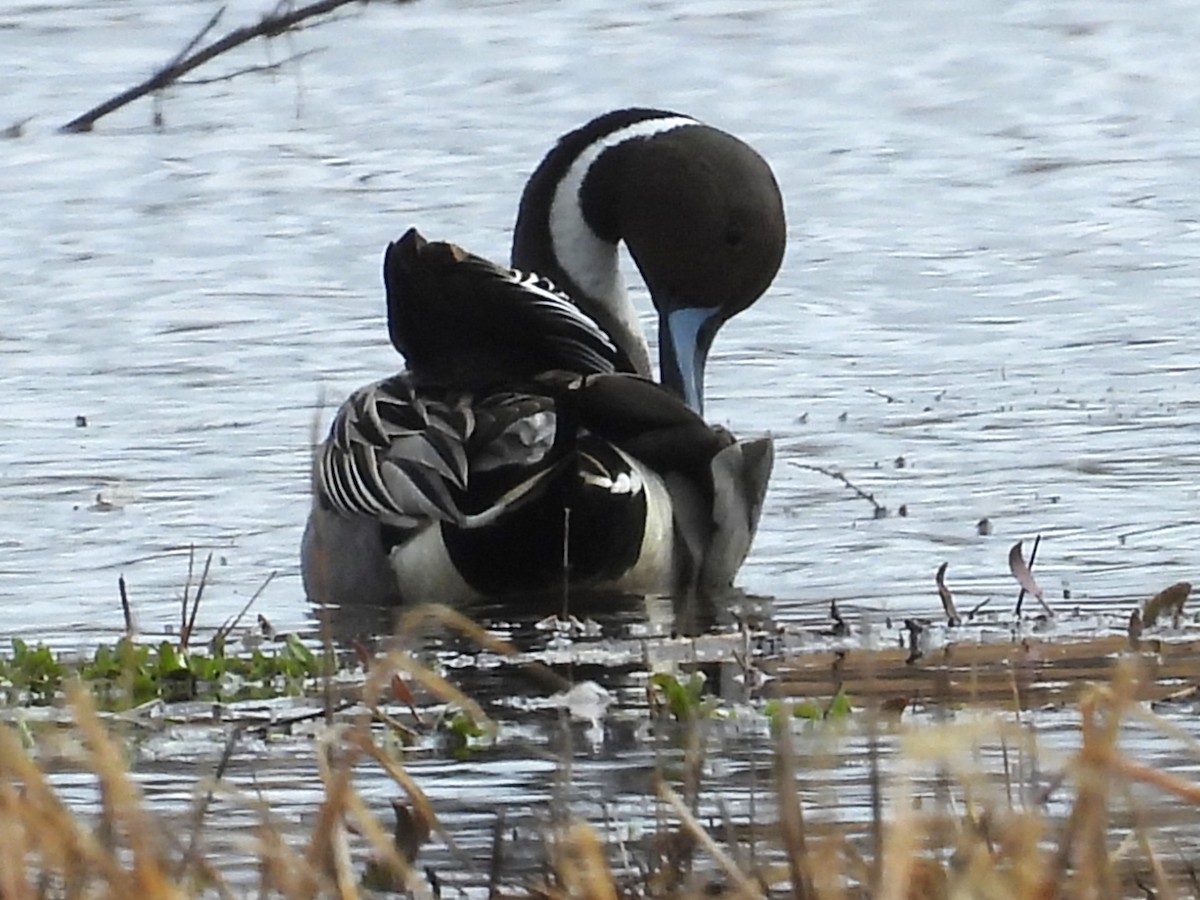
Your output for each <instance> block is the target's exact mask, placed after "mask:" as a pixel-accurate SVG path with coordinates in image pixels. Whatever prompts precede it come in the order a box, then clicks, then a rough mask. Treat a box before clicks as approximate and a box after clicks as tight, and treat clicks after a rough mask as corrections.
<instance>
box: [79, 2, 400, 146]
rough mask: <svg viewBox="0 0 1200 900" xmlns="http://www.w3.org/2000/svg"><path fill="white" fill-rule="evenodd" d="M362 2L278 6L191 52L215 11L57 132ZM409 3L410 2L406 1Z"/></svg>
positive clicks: (82, 126) (82, 127) (89, 123)
mask: <svg viewBox="0 0 1200 900" xmlns="http://www.w3.org/2000/svg"><path fill="white" fill-rule="evenodd" d="M359 2H361V3H365V2H367V0H316V2H313V3H309V4H308V5H306V6H300V7H297V8H295V9H292V10H290V11H288V12H285V11H284V10H285V8H286V7H285V5H284V4H283V3H280V4H278V5H276V7H275V9H274V10H273V11H272V12H271V13H269V14H268V15H266V16H264V17H263V18H262V19H260V20H259V21H258V23H257V24H255V25H246V26H243V27H242V28H237V29H235V30H233V31H231V32H229V33H228V34H227V35H225V36H224V37H223V38H221V39H220V40H217V41H215V42H213V43H211V44H209V45H208V46H207V47H204V48H202V49H200V50H197V51H196V52H194V53H193V52H191V51H192V50H193V49H194V48H195V47H196V45H197V44H199V43H200V41H201V40H203V39H204V36H205V35H207V34H208V32H209V31H211V30H212V29H213V27H214V26H215V25H216V23H217V20H218V19H219V18H220V15H221V12H222V11H223V10H218V12H217V13H216V14H215V15H214V16H213V17H212V18H211V19H209V21H208V23H207V24H206V25H205V26H204V27H203V28H202V29H201V30H200V31H199V32H198V33H197V34H196V35H195V36H194V37H193V38H192V39H191V40H190V41H188V43H187V44H186V45H185V46H184V48H183V50H182V51H181V52H180V53H178V54H176V56H175V58H174V59H173V60H172V61H171V62H170V63H168V64H167V65H166V66H164V67H163V68H161V69H159V70H158V71H157V72H155V73H154V74H153V75H151V76H150V77H149V78H147V79H146V80H145V81H143V82H142V83H141V84H137V85H135V86H133V87H131V88H130V89H129V90H127V91H123V92H122V93H120V94H118V95H117V96H115V97H112V98H110V99H108V100H105V101H104V102H103V103H101V104H100V105H98V106H95V107H93V108H92V109H89V110H88V111H87V112H85V113H84V114H83V115H80V116H76V117H75V118H74V119H72V120H71V121H70V122H68V123H67V124H66V125H64V126H62V128H61V129H60V130H61V131H65V132H70V133H79V132H84V131H91V130H92V127H93V126H94V125H95V124H96V122H97V121H99V120H100V119H102V118H104V116H107V115H108V114H109V113H111V112H115V111H116V110H118V109H121V108H122V107H124V106H127V105H129V104H130V103H132V102H133V101H134V100H138V99H140V98H142V97H145V96H146V95H147V94H151V93H153V92H154V91H158V90H162V89H163V88H165V87H167V86H168V85H170V84H173V83H175V82H176V81H178V80H179V78H180V77H182V76H183V75H186V74H187V73H188V72H190V71H192V70H193V69H196V68H199V67H200V66H202V65H204V64H205V63H206V62H208V61H209V60H210V59H212V58H214V57H216V56H220V55H221V54H222V53H225V52H226V51H229V50H232V49H233V48H235V47H240V46H241V45H242V44H245V43H247V42H248V41H252V40H254V39H255V38H259V37H276V36H278V35H280V34H283V33H284V32H286V31H288V30H289V29H291V28H294V27H295V26H296V25H298V24H300V23H301V22H303V21H305V20H306V19H311V18H314V17H316V16H323V15H327V14H329V13H331V12H333V11H334V10H336V9H339V8H340V7H343V6H348V5H349V4H351V3H359ZM407 2H411V0H407Z"/></svg>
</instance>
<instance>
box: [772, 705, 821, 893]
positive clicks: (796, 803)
mask: <svg viewBox="0 0 1200 900" xmlns="http://www.w3.org/2000/svg"><path fill="white" fill-rule="evenodd" d="M780 718H781V720H782V721H781V723H780V725H779V728H778V736H777V737H776V739H775V794H776V796H777V798H778V801H779V829H780V832H781V837H782V838H783V848H784V851H785V852H786V853H787V858H788V866H789V868H790V870H791V875H792V896H793V897H795V898H796V900H815V898H816V896H817V894H816V891H815V889H814V888H813V880H812V869H811V867H810V865H811V860H810V858H809V855H808V843H807V839H806V836H805V832H804V809H803V807H802V806H801V805H800V792H799V791H798V790H797V789H796V752H795V748H794V747H793V746H792V729H791V722H792V710H791V704H790V703H789V704H785V706H784V709H783V714H782V716H781V717H780Z"/></svg>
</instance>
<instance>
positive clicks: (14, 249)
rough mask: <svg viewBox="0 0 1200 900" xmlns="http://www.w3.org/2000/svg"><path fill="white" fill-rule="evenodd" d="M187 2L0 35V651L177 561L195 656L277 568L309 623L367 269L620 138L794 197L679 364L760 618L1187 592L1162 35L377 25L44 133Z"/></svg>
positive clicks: (1183, 141) (767, 7)
mask: <svg viewBox="0 0 1200 900" xmlns="http://www.w3.org/2000/svg"><path fill="white" fill-rule="evenodd" d="M266 6H267V4H262V3H256V2H250V0H238V2H232V3H230V4H229V8H228V11H227V12H226V15H225V18H224V19H223V20H222V23H221V24H220V26H219V27H218V29H217V30H218V32H220V31H224V30H226V29H230V28H233V27H235V26H236V25H240V24H243V23H245V22H248V21H252V20H253V19H255V18H256V17H257V16H258V15H260V14H261V13H262V12H263V11H264V10H265V8H266ZM214 8H215V6H214V4H212V3H209V2H177V3H152V2H148V0H120V2H116V0H108V2H104V0H91V2H82V0H77V2H57V3H51V2H40V0H31V2H28V3H25V4H22V5H12V4H10V5H8V6H6V7H5V8H4V9H3V10H0V83H3V85H4V91H3V102H2V103H0V127H4V126H7V125H9V124H12V123H16V122H18V121H22V120H25V119H26V118H29V121H28V122H27V123H25V125H24V128H23V133H22V134H21V135H20V136H19V137H15V138H11V139H6V140H0V196H2V198H3V206H4V213H3V215H2V216H0V285H2V288H0V309H2V310H3V315H2V316H0V353H2V356H0V390H3V392H4V395H5V402H4V404H3V409H4V413H3V416H4V434H5V436H4V439H3V440H2V441H0V513H2V515H0V610H2V611H3V616H2V618H0V638H2V639H7V638H8V637H9V636H11V635H24V636H26V637H31V638H37V639H43V640H49V641H52V642H54V643H56V644H58V645H67V646H70V645H79V644H87V643H89V642H90V641H92V640H95V639H98V638H99V637H104V638H111V637H112V636H113V635H114V634H116V633H117V632H118V631H119V629H120V628H121V617H120V612H119V606H118V602H117V590H116V580H117V576H118V575H119V574H124V575H125V577H126V579H127V580H128V584H129V591H130V597H131V600H132V601H133V604H134V608H135V611H136V614H137V616H138V618H139V621H140V622H141V624H142V625H143V627H146V628H156V627H159V626H162V625H164V624H166V623H169V622H173V621H175V620H176V619H177V617H178V612H177V607H176V602H175V600H176V598H177V597H178V596H179V594H180V593H181V591H182V585H183V582H184V580H185V577H186V572H187V556H188V548H189V546H190V545H195V546H196V547H197V548H199V552H200V553H201V554H203V553H204V552H206V551H207V550H209V549H212V550H214V551H215V553H216V561H215V563H214V572H213V578H212V579H211V583H210V586H209V588H208V593H207V596H206V600H205V607H204V615H205V616H206V617H209V618H210V619H211V621H213V622H216V621H220V620H221V619H224V618H225V617H226V616H228V615H231V614H233V613H234V612H236V611H237V609H239V608H240V607H241V605H242V604H243V602H244V601H245V599H246V598H247V597H249V595H250V594H252V593H253V592H254V591H255V590H256V589H257V588H258V587H259V585H260V584H261V583H262V582H263V580H264V579H265V578H266V577H267V575H268V574H269V573H270V572H272V571H278V572H279V577H278V578H277V579H276V580H275V581H274V582H273V583H272V584H271V585H270V586H269V588H268V589H267V590H266V591H265V592H264V595H263V596H262V598H261V599H260V600H259V602H258V605H257V609H258V611H260V612H262V613H264V614H265V615H267V616H268V617H269V618H271V619H272V621H274V623H275V624H276V626H277V627H280V628H283V629H295V628H307V627H309V626H308V610H307V609H306V607H305V604H304V602H303V597H302V595H301V590H300V581H299V577H298V568H297V559H296V556H297V546H298V543H299V539H300V533H301V529H302V527H303V523H304V518H305V514H306V509H307V502H308V500H307V496H306V493H307V483H306V479H307V457H308V453H309V442H310V437H311V435H312V430H313V421H314V417H315V410H316V408H317V406H318V404H319V403H321V402H322V401H323V402H324V403H325V405H326V410H325V420H327V419H328V415H329V409H328V407H330V406H332V405H333V404H336V402H337V401H339V400H340V399H341V398H342V397H343V396H344V395H345V394H346V393H347V392H348V391H350V390H351V389H353V388H355V387H357V386H359V385H360V384H363V383H365V382H367V381H370V380H373V379H375V378H377V377H379V376H380V375H381V374H384V373H387V372H390V371H392V370H394V369H395V368H397V367H398V360H397V358H396V357H395V356H394V354H393V351H392V350H391V348H390V345H389V344H388V342H387V339H386V335H385V330H384V328H385V326H384V319H383V315H384V309H383V302H382V290H381V285H380V276H379V268H380V259H381V254H382V249H383V247H384V245H385V244H386V242H387V241H388V240H390V239H392V238H394V237H396V236H397V235H399V234H400V233H401V232H402V231H403V230H404V229H405V228H407V227H408V226H409V225H412V224H417V225H419V226H420V227H421V228H422V229H423V230H424V231H425V232H426V233H427V234H429V235H431V236H435V237H444V238H450V239H454V240H455V241H457V242H459V243H461V244H463V245H465V246H467V247H469V248H470V249H472V250H475V251H477V252H481V253H485V254H488V255H491V256H494V257H496V258H504V257H505V256H506V254H507V249H508V243H509V240H508V235H509V230H510V228H511V224H512V220H513V218H514V215H515V208H516V201H517V198H518V197H519V194H520V189H521V186H522V184H523V181H524V178H525V176H526V175H527V173H528V172H529V171H531V170H532V168H533V166H534V165H535V164H536V163H537V161H538V160H539V159H540V158H541V156H542V154H543V153H544V152H545V151H546V149H547V148H548V147H549V146H550V143H551V142H552V140H553V139H554V138H555V137H556V136H557V135H559V134H560V133H562V132H564V131H565V130H568V129H569V128H571V127H574V126H576V125H578V124H580V123H582V122H583V121H585V120H587V119H588V118H590V117H591V116H592V115H594V114H596V113H598V112H600V111H603V110H606V109H610V108H614V107H617V106H621V105H631V104H646V105H655V106H662V107H666V108H671V109H676V110H680V111H684V112H687V113H690V114H692V115H696V116H699V117H701V118H704V119H706V120H707V121H709V122H711V123H712V124H714V125H718V126H721V127H724V128H726V129H728V130H730V131H733V132H735V133H737V134H739V135H741V136H742V137H744V138H746V139H747V140H749V141H750V142H751V143H753V144H754V145H755V146H757V147H758V148H759V149H760V150H761V151H762V152H763V154H764V155H765V156H766V157H767V158H768V159H769V160H770V161H771V163H772V164H773V166H774V167H775V169H776V172H777V174H778V177H779V181H780V183H781V185H782V187H783V189H784V193H785V195H786V198H787V204H788V212H789V216H790V246H789V251H788V256H787V259H786V261H785V263H784V267H783V269H782V271H781V273H780V275H779V278H778V280H777V282H776V284H775V286H774V288H773V289H772V291H771V292H770V293H769V295H768V296H766V297H765V298H764V299H763V300H762V301H761V302H760V303H759V304H758V305H757V307H756V308H754V309H753V310H751V311H750V312H748V313H746V314H745V315H743V316H742V317H740V318H739V319H738V320H736V321H735V322H734V323H732V324H731V325H729V326H728V327H727V328H726V329H725V331H724V332H723V333H722V336H721V338H720V339H719V341H718V344H717V347H716V348H715V354H714V358H713V361H712V364H711V365H710V368H709V390H710V398H711V400H710V406H709V410H710V412H711V414H712V415H713V417H715V418H717V419H719V420H721V421H724V422H727V423H728V424H729V425H730V426H731V427H732V428H733V429H734V430H735V431H737V432H739V433H741V434H754V433H759V432H767V431H769V432H771V433H773V434H774V435H775V436H776V439H777V446H778V462H777V466H776V470H775V473H774V477H773V482H772V491H771V494H770V497H769V500H768V507H767V510H766V512H765V514H764V518H763V523H762V526H761V530H760V533H759V537H758V542H757V544H756V547H755V550H754V553H753V555H752V557H751V559H750V561H749V562H748V563H747V565H746V567H745V569H744V570H743V573H742V576H741V584H742V586H743V587H745V588H746V589H747V590H748V591H750V592H752V593H755V594H763V595H771V596H774V597H776V598H777V599H776V602H775V605H774V610H775V616H776V618H777V619H779V620H781V621H784V622H799V621H803V620H806V619H808V618H810V617H811V616H812V614H813V613H812V611H813V610H816V609H820V610H821V611H824V609H825V608H826V606H827V604H828V601H829V600H830V599H831V598H838V599H839V600H841V601H843V602H844V603H845V604H847V606H848V607H850V608H853V607H855V606H859V607H874V608H880V609H883V610H885V611H889V612H911V611H923V612H932V611H933V609H934V608H935V606H936V594H935V592H934V589H933V573H934V571H935V570H936V568H937V566H938V565H939V564H940V563H941V562H942V561H947V562H949V564H950V566H949V572H948V579H949V581H950V583H951V585H952V586H953V587H954V588H955V589H956V590H957V591H958V592H959V593H960V594H961V595H963V596H965V597H966V598H968V602H972V601H978V600H982V599H983V598H985V597H988V596H995V597H997V598H998V600H999V601H1001V602H1003V603H1007V602H1008V600H1009V598H1010V597H1012V595H1013V593H1014V590H1013V586H1012V584H1011V581H1010V579H1009V577H1008V575H1007V563H1006V557H1007V550H1008V547H1009V546H1010V545H1011V544H1012V543H1014V542H1015V541H1017V540H1020V539H1025V540H1029V539H1031V538H1032V537H1033V536H1034V535H1035V534H1039V533H1040V534H1042V535H1043V542H1042V545H1041V549H1040V551H1039V557H1038V565H1037V569H1036V571H1037V573H1038V576H1039V578H1040V580H1041V581H1042V583H1043V585H1045V586H1046V587H1047V588H1048V589H1049V592H1050V594H1051V596H1052V598H1058V597H1060V596H1061V590H1062V589H1063V588H1064V587H1065V588H1068V589H1069V590H1070V593H1071V598H1072V603H1078V604H1081V605H1083V606H1084V607H1085V609H1096V610H1116V611H1127V610H1128V609H1131V608H1132V607H1133V605H1134V603H1135V602H1136V601H1137V600H1138V599H1141V598H1143V597H1145V596H1148V595H1149V594H1151V593H1153V592H1155V591H1157V590H1158V589H1159V588H1161V587H1163V586H1165V585H1166V584H1169V583H1171V582H1174V581H1178V580H1181V579H1189V580H1195V575H1196V562H1197V550H1196V548H1197V546H1200V503H1198V500H1200V446H1198V444H1197V436H1198V435H1200V386H1198V384H1197V380H1198V378H1200V354H1198V352H1197V351H1198V350H1200V315H1198V314H1197V312H1196V310H1197V305H1196V298H1197V295H1198V294H1200V275H1198V273H1200V268H1198V266H1197V262H1198V258H1200V249H1198V247H1200V245H1198V243H1197V236H1198V232H1200V224H1198V223H1200V219H1198V215H1200V177H1198V176H1200V80H1198V79H1196V78H1195V74H1194V72H1195V48H1196V46H1197V45H1198V44H1200V17H1197V16H1196V15H1195V14H1194V13H1195V9H1194V4H1191V3H1187V2H1183V0H1177V2H1170V0H1152V2H1145V3H1139V4H1128V3H1124V2H1121V0H1107V2H1105V0H1088V2H1083V0H1062V2H1045V0H1024V2H984V3H975V4H969V5H961V6H953V5H951V6H947V5H946V4H942V3H935V2H913V3H904V4H894V3H885V2H870V0H837V2H825V0H814V2H803V3H800V2H793V3H778V2H773V0H762V2H758V3H751V2H746V3H735V2H729V0H660V2H647V3H641V4H636V5H633V4H618V3H613V2H603V0H590V2H579V3H570V4H566V3H556V4H544V3H530V2H521V0H512V2H465V0H459V2H454V0H427V2H417V3H413V4H410V5H398V4H390V3H381V2H377V3H372V4H370V5H369V6H367V7H365V8H359V7H355V8H354V11H353V12H352V13H349V14H347V15H345V16H342V17H340V18H339V19H338V20H337V21H335V22H332V23H327V24H323V25H321V26H320V27H319V28H315V29H311V30H307V31H304V32H302V33H299V34H296V35H293V36H291V37H289V38H288V39H286V40H280V41H276V42H274V43H273V44H271V45H270V46H269V47H268V46H258V45H252V46H250V47H248V48H244V49H242V50H240V51H238V52H236V53H233V54H230V55H229V56H227V57H223V58H221V59H218V60H217V61H215V62H214V63H211V64H210V65H209V66H207V67H206V68H205V69H202V70H200V71H199V72H198V73H196V75H197V76H206V77H213V76H219V75H223V74H225V73H229V72H232V71H233V70H235V69H238V68H240V67H243V66H247V65H255V64H263V63H268V62H272V61H275V60H279V59H282V58H283V57H285V56H286V55H288V54H289V53H292V52H301V51H309V50H319V51H320V52H318V53H316V54H314V55H311V56H308V57H306V58H304V59H303V60H302V61H300V62H299V63H296V64H293V65H289V66H287V67H285V68H283V69H282V70H281V71H278V72H275V73H267V74H255V75H247V76H243V77H240V78H237V79H236V80H232V81H217V82H213V83H209V84H205V85H194V86H188V87H184V86H178V87H173V88H171V89H170V90H168V91H166V92H165V93H164V95H163V96H162V97H160V98H159V99H158V100H157V101H155V102H151V101H140V102H138V103H136V104H135V105H133V106H132V107H129V108H127V109H126V110H124V111H122V112H120V113H117V114H115V115H113V116H111V117H110V118H107V119H105V120H103V121H102V122H101V123H100V124H99V126H98V128H97V130H96V132H95V133H93V134H89V135H78V136H66V135H62V134H59V133H57V131H56V127H57V126H58V125H61V124H62V123H64V122H66V121H67V120H68V119H70V118H72V117H73V116H74V115H76V114H78V113H80V112H81V111H83V110H84V109H86V108H88V107H90V106H91V105H93V104H94V103H96V102H99V101H100V100H102V99H104V98H106V97H108V96H110V95H112V94H114V93H117V92H118V91H120V90H122V89H124V88H125V87H127V86H129V85H130V84H132V83H134V82H135V81H137V80H139V79H141V78H143V77H145V76H146V75H147V74H149V73H150V72H151V71H153V69H154V68H155V67H156V66H158V65H159V64H161V63H162V62H163V61H164V60H166V59H167V58H169V57H170V56H172V55H173V54H174V53H175V52H176V51H177V49H178V48H180V47H181V46H182V45H183V44H184V43H185V42H186V40H187V38H188V37H190V36H191V35H192V34H193V33H194V32H195V31H196V30H197V29H198V28H199V27H200V26H201V25H202V24H203V23H204V22H205V21H206V20H207V18H208V17H209V16H210V15H211V13H212V11H213V9H214ZM156 110H157V111H158V112H159V113H161V116H162V122H163V124H162V127H155V126H154V125H153V115H154V113H155V111H156ZM80 416H82V417H85V418H86V427H80V426H79V425H77V417H80ZM81 421H82V420H81ZM794 463H800V464H804V465H809V466H817V467H822V468H827V469H835V470H840V471H843V472H844V473H845V474H846V475H847V476H848V477H849V478H850V479H851V480H852V481H854V482H855V483H856V484H858V485H859V486H861V487H862V488H864V489H865V490H868V491H871V492H874V494H875V495H876V497H877V499H878V500H879V501H880V502H881V503H883V504H885V505H887V506H888V507H889V508H890V509H891V510H892V512H893V515H891V516H889V517H888V518H884V519H874V518H872V516H871V508H870V506H869V505H868V504H867V503H865V502H864V501H862V500H860V499H856V498H855V497H854V496H853V495H852V494H851V493H850V492H849V491H848V490H846V489H845V488H844V487H843V486H842V485H841V484H839V483H838V482H836V481H834V480H832V479H830V478H828V477H826V476H824V475H821V474H819V473H817V472H814V471H812V470H810V469H803V468H799V467H797V466H795V465H793V464H794ZM98 500H99V502H97V501H98ZM902 505H903V506H904V507H905V508H906V511H907V516H905V517H901V516H898V515H896V514H895V513H896V511H897V510H898V509H899V508H900V507H901V506H902ZM983 517H987V518H988V519H989V520H990V522H991V524H992V527H993V531H992V533H991V534H990V535H980V534H978V533H977V530H976V523H977V522H978V521H979V520H980V519H981V518H983ZM1059 602H1061V601H1059ZM526 774H527V773H526ZM522 777H524V776H522ZM520 790H524V787H521V788H520Z"/></svg>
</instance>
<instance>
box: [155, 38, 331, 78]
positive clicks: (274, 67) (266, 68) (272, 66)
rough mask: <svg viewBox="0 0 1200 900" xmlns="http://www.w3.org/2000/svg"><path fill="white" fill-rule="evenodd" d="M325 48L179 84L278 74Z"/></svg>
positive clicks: (303, 51) (304, 51)
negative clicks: (285, 67)
mask: <svg viewBox="0 0 1200 900" xmlns="http://www.w3.org/2000/svg"><path fill="white" fill-rule="evenodd" d="M324 50H325V48H324V47H317V48H314V49H312V50H302V51H301V52H299V53H293V54H292V55H291V56H288V57H286V58H284V59H281V60H279V62H273V63H263V64H262V65H258V66H243V67H242V68H240V69H234V70H233V71H232V72H226V73H225V74H224V75H214V76H213V77H212V78H188V79H186V80H184V79H180V80H179V82H178V84H185V85H189V86H190V85H201V84H218V83H220V82H222V81H233V79H235V78H240V77H241V76H242V75H250V74H253V73H255V72H277V71H278V70H279V69H282V68H283V67H284V66H286V65H287V64H288V63H294V62H299V61H300V60H302V59H304V58H305V57H307V56H315V55H316V54H318V53H322V52H324Z"/></svg>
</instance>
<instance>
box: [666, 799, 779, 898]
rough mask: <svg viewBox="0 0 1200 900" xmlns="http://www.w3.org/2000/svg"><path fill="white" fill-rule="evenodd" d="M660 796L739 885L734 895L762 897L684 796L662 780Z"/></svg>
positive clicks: (757, 888) (681, 822) (685, 827)
mask: <svg viewBox="0 0 1200 900" xmlns="http://www.w3.org/2000/svg"><path fill="white" fill-rule="evenodd" d="M658 796H659V797H660V798H661V799H662V800H663V801H665V802H666V804H667V805H668V806H669V807H671V810H672V812H674V813H675V815H676V816H678V817H679V822H680V824H681V825H683V827H684V830H686V831H687V832H688V834H690V835H691V836H692V837H693V838H694V839H695V840H696V841H697V843H699V844H700V846H702V847H703V848H704V849H705V850H706V851H708V854H709V856H711V857H712V858H713V860H714V861H715V862H716V864H717V865H718V866H720V867H721V869H722V870H723V871H724V872H725V874H726V875H728V876H729V878H730V880H731V881H732V882H733V883H734V885H735V886H736V887H737V894H736V895H733V896H739V897H746V898H755V900H758V898H761V897H762V896H763V893H762V891H761V890H760V889H759V887H758V885H757V884H755V883H754V882H753V881H751V880H750V878H749V877H748V876H747V875H746V874H745V873H744V872H743V871H742V870H741V869H739V868H738V865H737V863H736V862H735V861H734V860H733V857H731V856H730V855H729V854H728V853H726V852H725V851H724V850H723V849H721V846H720V845H719V844H718V843H717V842H716V841H714V840H713V839H712V837H711V836H710V835H709V833H708V832H707V831H705V830H704V827H703V826H702V825H701V824H700V823H699V822H697V821H696V817H695V816H693V815H692V812H691V810H690V809H688V807H687V804H686V803H685V802H684V801H683V798H682V797H680V796H679V794H677V793H676V792H675V791H674V790H672V789H671V786H670V785H668V784H665V783H662V782H660V783H659V785H658Z"/></svg>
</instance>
